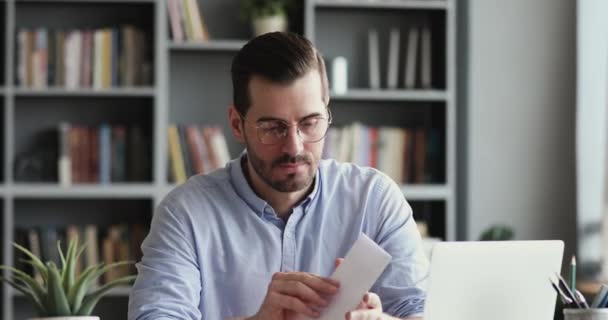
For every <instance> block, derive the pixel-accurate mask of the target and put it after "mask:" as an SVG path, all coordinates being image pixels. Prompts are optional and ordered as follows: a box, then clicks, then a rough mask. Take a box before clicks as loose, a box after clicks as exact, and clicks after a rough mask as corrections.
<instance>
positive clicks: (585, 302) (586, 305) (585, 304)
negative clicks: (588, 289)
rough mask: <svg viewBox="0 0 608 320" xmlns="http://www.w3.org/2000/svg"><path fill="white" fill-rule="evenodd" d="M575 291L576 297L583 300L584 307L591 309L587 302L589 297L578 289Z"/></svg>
mask: <svg viewBox="0 0 608 320" xmlns="http://www.w3.org/2000/svg"><path fill="white" fill-rule="evenodd" d="M574 292H576V297H577V298H578V301H580V302H581V304H582V305H583V307H584V308H585V309H589V304H588V303H587V299H585V296H584V295H583V294H582V293H581V292H580V291H578V290H575V291H574Z"/></svg>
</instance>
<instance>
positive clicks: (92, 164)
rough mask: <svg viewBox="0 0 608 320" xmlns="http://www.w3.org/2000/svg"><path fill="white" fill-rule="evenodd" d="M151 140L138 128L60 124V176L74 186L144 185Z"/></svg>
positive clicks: (63, 182)
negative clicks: (94, 184)
mask: <svg viewBox="0 0 608 320" xmlns="http://www.w3.org/2000/svg"><path fill="white" fill-rule="evenodd" d="M150 166H151V162H150V145H149V138H146V136H145V135H144V133H143V130H142V128H141V127H139V126H132V127H126V126H122V125H115V126H110V125H108V124H102V125H100V126H99V127H89V126H83V125H75V124H70V123H67V122H63V123H61V124H59V158H58V177H59V182H60V184H62V185H70V184H72V183H102V184H106V183H110V182H127V181H128V182H142V181H145V180H146V179H147V178H148V176H149V172H150Z"/></svg>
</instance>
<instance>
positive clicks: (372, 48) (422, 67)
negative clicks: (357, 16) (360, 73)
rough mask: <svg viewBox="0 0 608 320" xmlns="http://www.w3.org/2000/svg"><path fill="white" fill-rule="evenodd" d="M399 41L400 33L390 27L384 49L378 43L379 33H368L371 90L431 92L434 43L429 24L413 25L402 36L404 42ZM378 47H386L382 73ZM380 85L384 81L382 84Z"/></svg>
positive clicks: (373, 30)
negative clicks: (384, 68) (403, 89)
mask: <svg viewBox="0 0 608 320" xmlns="http://www.w3.org/2000/svg"><path fill="white" fill-rule="evenodd" d="M401 38H402V35H401V30H400V29H399V28H392V29H391V30H390V33H389V35H388V39H389V41H388V46H383V45H381V44H380V36H379V34H378V31H377V30H375V29H371V30H369V32H368V46H369V47H368V59H369V61H368V66H369V86H370V88H371V89H380V88H381V87H384V88H386V89H389V90H396V89H398V88H405V89H431V88H432V87H433V78H432V75H433V70H432V60H433V57H432V52H433V51H432V43H433V42H432V39H431V27H430V25H429V24H428V23H424V24H422V25H412V26H411V27H410V28H409V29H408V30H407V32H406V33H405V34H404V37H403V38H404V39H403V41H402V39H401ZM381 47H382V48H384V47H388V54H386V56H387V59H386V62H387V64H386V72H385V73H383V72H382V71H381V66H380V60H381V57H380V55H381V52H380V48H381ZM382 60H384V59H382ZM400 66H402V67H400ZM381 74H385V75H386V80H384V79H381ZM384 81H385V82H384ZM381 82H384V85H383V84H382V83H381Z"/></svg>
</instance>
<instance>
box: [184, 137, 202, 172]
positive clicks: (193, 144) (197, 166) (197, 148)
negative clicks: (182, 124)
mask: <svg viewBox="0 0 608 320" xmlns="http://www.w3.org/2000/svg"><path fill="white" fill-rule="evenodd" d="M185 130H186V137H187V140H188V149H189V150H190V152H189V154H190V162H191V163H192V167H193V170H194V172H193V173H194V174H200V173H203V172H205V164H204V160H203V156H204V155H203V149H204V147H205V146H204V142H203V139H202V138H201V136H200V132H199V130H198V128H197V127H196V126H193V125H189V126H186V128H185Z"/></svg>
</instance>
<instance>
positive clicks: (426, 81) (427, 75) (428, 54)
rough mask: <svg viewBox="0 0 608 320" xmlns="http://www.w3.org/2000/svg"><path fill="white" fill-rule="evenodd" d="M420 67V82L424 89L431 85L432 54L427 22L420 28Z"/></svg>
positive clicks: (429, 30) (429, 29)
mask: <svg viewBox="0 0 608 320" xmlns="http://www.w3.org/2000/svg"><path fill="white" fill-rule="evenodd" d="M421 46H422V48H421V55H422V57H421V58H422V61H421V68H420V84H421V86H422V88H424V89H430V88H431V87H432V84H433V83H432V64H431V61H432V58H433V57H432V55H433V51H432V49H431V28H430V26H429V25H428V24H425V25H424V27H423V28H422V35H421Z"/></svg>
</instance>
